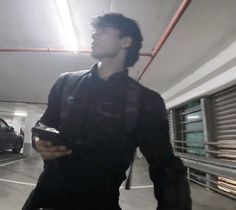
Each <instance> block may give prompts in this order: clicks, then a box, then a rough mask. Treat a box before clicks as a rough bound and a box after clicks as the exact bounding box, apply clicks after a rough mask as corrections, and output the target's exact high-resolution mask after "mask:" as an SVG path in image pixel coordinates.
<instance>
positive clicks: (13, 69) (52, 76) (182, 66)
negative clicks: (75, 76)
mask: <svg viewBox="0 0 236 210" xmlns="http://www.w3.org/2000/svg"><path fill="white" fill-rule="evenodd" d="M181 2H182V1H181V0H165V1H164V0H146V1H143V0H126V1H123V0H96V1H95V0H93V1H92V0H86V1H82V0H68V3H69V8H70V12H71V18H72V22H73V26H74V30H75V33H76V35H77V41H78V43H79V48H90V43H91V39H90V34H91V27H90V25H89V23H90V22H91V20H92V18H93V17H95V16H97V15H101V14H103V13H105V12H109V11H115V12H121V13H123V14H125V15H128V16H129V17H131V18H134V19H136V20H137V22H138V23H139V25H140V27H141V29H142V32H143V37H144V42H143V48H142V50H141V51H142V52H149V53H150V52H151V50H152V48H153V47H154V45H155V44H156V43H157V42H158V41H159V39H160V37H161V35H162V34H163V32H164V30H165V28H166V27H167V25H168V24H169V22H170V20H171V18H172V17H173V15H174V13H175V11H176V10H177V9H178V7H179V5H180V3H181ZM235 10H236V1H235V0H224V1H223V0H192V2H191V4H190V6H189V7H188V9H187V10H186V12H185V13H184V15H183V16H182V18H181V19H180V21H179V23H178V24H177V26H176V27H175V29H174V31H173V32H172V34H171V35H170V37H169V39H168V40H167V42H166V43H165V45H164V46H163V48H162V50H161V51H160V53H159V54H158V55H157V57H156V58H155V60H154V61H153V63H152V64H151V66H150V67H149V69H148V71H147V72H146V73H145V74H144V76H143V78H142V80H141V83H143V84H144V85H146V86H148V87H149V88H151V89H154V90H156V91H158V92H160V93H163V94H165V93H166V92H167V91H168V90H169V89H170V88H172V87H173V86H174V85H176V84H177V83H179V82H180V81H181V80H182V79H184V78H186V77H188V76H189V75H191V74H193V72H195V71H196V70H198V69H199V68H201V66H203V65H204V64H205V63H206V62H208V61H209V60H211V59H212V58H214V57H215V56H216V55H218V54H219V53H220V52H222V51H223V50H224V49H225V48H227V47H228V46H230V45H231V44H232V43H233V42H234V41H235V40H236V22H235V20H236V12H235ZM0 26H1V27H0V48H1V49H4V48H15V49H18V48H66V47H67V45H66V42H65V37H64V32H63V28H62V24H61V19H60V16H59V13H58V9H57V4H56V0H40V1H38V0H21V1H19V0H7V1H3V0H2V1H0ZM234 58H235V57H234ZM94 62H95V60H93V59H92V58H90V56H89V54H80V53H77V54H74V53H51V52H50V53H49V52H47V53H38V52H37V53H36V52H35V53H32V52H31V53H26V52H0V101H17V102H19V101H20V102H31V103H46V102H47V95H48V92H49V89H50V87H51V86H52V84H53V82H54V81H55V80H56V78H57V77H58V75H59V74H60V73H62V72H65V71H75V70H81V69H88V68H89V67H90V66H91V65H92V64H93V63H94ZM146 62H147V58H145V57H142V58H141V59H140V61H139V62H138V63H137V64H136V66H135V67H134V68H132V69H131V75H132V76H133V77H135V76H137V72H138V70H140V69H142V68H143V67H144V66H145V63H146ZM229 62H230V61H229ZM231 62H232V61H231Z"/></svg>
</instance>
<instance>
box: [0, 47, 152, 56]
mask: <svg viewBox="0 0 236 210" xmlns="http://www.w3.org/2000/svg"><path fill="white" fill-rule="evenodd" d="M0 52H33V53H39V52H42V53H44V52H47V53H48V52H52V53H68V52H71V53H84V54H89V53H91V50H90V49H78V50H69V49H68V50H66V49H54V48H15V49H13V48H12V49H11V48H8V49H7V48H6V49H0ZM140 56H144V57H151V56H152V54H151V53H140Z"/></svg>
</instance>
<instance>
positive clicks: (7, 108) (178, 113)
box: [0, 0, 236, 210]
mask: <svg viewBox="0 0 236 210" xmlns="http://www.w3.org/2000/svg"><path fill="white" fill-rule="evenodd" d="M61 8H63V9H61ZM235 9H236V1H235V0H225V1H221V0H192V1H188V0H183V1H182V0H171V1H170V0H167V1H163V0H147V1H145V2H144V1H142V0H127V1H119V0H96V1H92V0H87V1H82V0H49V1H48V0H41V1H32V0H22V1H16V0H8V1H0V22H1V24H0V118H1V119H3V120H4V121H5V122H6V123H7V125H9V128H11V127H12V128H13V129H14V132H16V133H18V134H19V135H20V133H21V130H23V133H24V135H23V138H24V142H23V144H22V148H21V150H20V151H19V153H18V152H17V154H15V153H14V152H13V149H14V148H12V149H1V148H0V209H2V210H18V209H21V208H22V206H23V204H24V202H25V200H26V199H27V197H28V196H29V194H30V192H31V191H32V190H33V189H34V187H35V185H36V183H37V180H38V177H39V175H40V173H41V172H42V170H43V161H42V159H41V157H40V156H39V155H38V153H37V152H36V151H35V149H33V147H32V141H31V137H32V133H31V129H32V127H33V126H34V125H35V123H36V122H37V121H38V120H39V119H40V117H41V116H42V114H43V113H44V112H45V110H46V107H47V98H48V94H49V91H50V89H51V87H52V85H53V83H54V82H55V81H56V79H57V78H58V76H59V75H60V74H61V73H63V72H72V71H80V70H85V69H89V68H90V67H91V66H92V65H93V64H94V63H95V62H96V60H94V59H93V58H91V56H90V47H91V46H90V45H91V37H90V36H91V32H92V29H91V25H90V22H91V20H92V18H93V17H96V16H98V15H101V14H104V13H106V12H119V13H122V14H124V15H127V16H129V17H131V18H133V19H135V20H136V21H137V22H138V23H139V25H140V28H141V30H142V33H143V37H144V41H143V47H142V49H141V53H140V59H139V61H138V62H137V64H136V65H135V66H134V67H132V68H130V71H129V73H130V76H131V77H132V78H134V79H136V80H138V81H139V82H140V83H141V84H143V85H144V86H146V87H148V88H150V89H152V90H154V91H156V92H158V93H160V94H161V96H162V97H163V99H164V101H165V104H166V108H167V111H168V115H169V127H170V140H171V143H172V147H173V150H174V152H175V155H176V156H179V157H180V158H181V159H182V160H183V163H184V164H185V166H186V167H187V171H188V174H187V178H188V180H189V183H190V187H191V196H192V200H193V210H235V209H236V23H235V19H236V13H235ZM68 19H69V24H68V22H67V23H66V22H65V20H68ZM69 32H70V33H69ZM0 140H1V138H0ZM0 143H1V142H0ZM0 146H1V144H0ZM127 174H128V171H127ZM120 206H121V207H122V209H123V210H152V209H155V208H156V200H155V198H154V195H153V183H152V182H151V180H150V178H149V174H148V164H147V162H146V160H145V158H144V157H143V155H142V154H141V153H140V151H139V150H137V152H136V156H135V161H134V166H133V172H132V182H131V189H130V190H125V189H124V183H123V184H122V186H121V187H120Z"/></svg>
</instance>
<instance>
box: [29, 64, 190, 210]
mask: <svg viewBox="0 0 236 210" xmlns="http://www.w3.org/2000/svg"><path fill="white" fill-rule="evenodd" d="M95 71H96V66H94V67H93V69H92V70H91V71H86V72H81V71H80V72H74V73H64V74H62V75H61V76H60V77H59V79H58V80H57V81H56V83H55V84H54V86H53V88H52V89H51V91H50V94H49V98H48V99H49V100H48V108H47V110H46V112H45V113H44V115H43V117H42V118H41V122H43V123H44V124H46V125H48V126H51V127H55V128H57V129H58V130H60V132H61V134H62V136H63V141H64V143H65V145H66V146H68V147H70V148H72V149H73V154H74V155H71V156H69V157H66V158H59V159H57V160H52V161H45V164H44V172H43V174H42V175H41V177H40V179H39V181H38V184H37V186H36V189H35V191H34V193H33V195H31V198H30V200H31V202H32V203H35V204H36V206H37V205H38V204H40V205H41V203H43V202H44V200H43V199H39V197H41V198H46V197H47V199H46V200H47V202H49V204H45V205H49V206H53V205H54V204H53V203H58V200H60V199H61V200H63V198H64V200H67V201H69V202H72V203H73V201H72V200H76V202H79V199H80V198H81V200H83V198H84V197H83V196H85V195H86V193H87V195H89V196H90V197H91V196H92V197H93V196H95V194H96V195H98V194H100V195H101V194H103V195H104V196H105V197H107V196H111V195H113V196H114V197H112V198H110V199H111V200H112V199H114V202H117V200H116V198H117V197H118V196H119V192H118V189H119V186H120V184H121V183H122V181H123V180H124V179H125V171H126V170H127V168H128V167H129V165H130V163H131V162H132V157H133V153H134V151H135V148H136V147H139V148H140V150H141V152H142V153H143V154H144V156H145V157H146V159H147V161H148V163H149V171H150V177H151V180H152V181H153V183H154V193H155V197H156V198H157V200H158V210H190V209H191V198H190V191H189V185H188V182H187V179H186V177H185V176H186V170H185V167H184V166H183V163H182V161H181V160H180V159H179V158H178V157H175V156H174V154H173V151H172V147H171V144H170V140H169V131H168V128H169V126H168V118H167V113H166V109H165V105H164V102H163V99H162V98H161V96H160V95H159V94H158V93H156V92H154V91H152V90H150V89H148V88H146V87H143V86H142V85H140V84H139V83H137V82H136V81H134V80H133V79H131V78H129V77H128V76H127V75H126V74H124V73H123V75H122V77H121V80H119V81H121V82H122V81H123V82H124V81H125V82H124V83H122V84H120V83H119V82H118V90H119V89H122V87H123V89H124V91H125V97H124V100H123V101H122V100H121V101H122V102H124V105H123V108H124V115H123V118H121V121H120V122H123V124H124V125H125V126H124V128H123V130H122V128H120V127H119V126H118V124H117V127H119V129H118V130H119V132H117V133H114V132H116V131H113V128H114V127H115V126H116V124H113V121H108V123H107V124H106V119H105V122H104V118H102V119H100V118H99V117H98V118H96V117H94V118H96V119H95V120H94V119H93V117H92V118H91V119H92V120H93V123H94V122H95V121H98V124H97V125H96V126H92V127H91V126H90V125H91V123H90V121H89V117H88V113H90V112H91V111H90V109H89V107H92V106H90V104H93V103H95V104H96V102H93V101H91V99H90V98H91V87H92V86H95V90H96V88H97V86H96V84H95V85H94V84H93V82H94V81H96V80H93V75H94V74H95ZM119 79H120V78H119ZM114 81H117V79H115V80H114ZM114 81H112V82H111V84H114ZM119 85H120V86H119ZM112 86H115V85H111V87H112ZM111 89H112V88H111ZM116 92H117V91H116ZM118 92H119V91H118ZM112 94H113V93H112ZM112 94H110V95H112ZM117 97H118V96H117ZM104 98H106V96H105V97H104ZM121 98H122V97H121ZM98 100H99V99H98ZM102 100H103V99H102ZM112 100H115V99H114V98H113V99H112ZM112 100H111V101H112ZM111 103H112V102H111ZM117 103H118V102H117ZM121 104H122V103H121ZM121 107H122V105H121ZM91 109H92V111H94V109H93V108H91ZM122 110H123V109H122ZM91 113H93V112H91ZM121 113H123V112H121ZM92 116H94V114H93V115H92ZM114 117H115V115H114ZM109 120H110V118H109ZM122 120H124V121H122ZM93 123H92V124H93ZM102 123H104V126H101V128H99V129H97V130H96V127H97V126H99V124H102ZM121 124H122V123H120V124H119V125H121ZM85 125H86V126H85ZM109 125H113V126H110V127H109ZM107 126H108V128H107ZM103 127H105V128H106V130H104V131H101V130H102V128H103ZM86 129H87V130H86ZM86 131H87V132H86ZM96 132H98V133H96ZM109 132H110V133H111V136H109V135H110V134H109ZM87 133H89V134H87ZM94 133H95V134H94ZM92 134H94V135H92ZM108 136H109V138H108ZM112 136H114V138H116V137H117V138H116V139H115V140H112V142H109V143H108V141H107V139H111V138H113V137H112ZM90 139H91V140H90ZM94 139H96V141H95V140H94ZM77 171H78V173H77ZM81 171H83V173H81ZM55 174H56V175H57V176H56V175H55ZM66 180H67V181H66ZM68 180H70V181H71V182H70V181H68ZM59 183H60V184H59ZM72 183H73V184H72ZM72 185H73V186H72ZM78 186H79V187H78ZM97 189H100V190H99V192H98V190H97ZM45 191H46V194H45ZM56 192H57V193H56ZM58 192H59V193H58ZM64 192H65V193H64ZM63 193H64V194H63ZM43 195H44V196H43ZM68 195H69V196H68ZM74 195H75V196H74ZM62 197H63V198H62ZM48 198H50V201H48ZM58 198H59V199H58ZM99 199H101V197H99ZM115 200H116V201H115ZM45 202H46V201H45ZM47 202H46V203H47ZM55 205H56V204H55ZM60 205H62V204H60ZM43 207H46V206H43Z"/></svg>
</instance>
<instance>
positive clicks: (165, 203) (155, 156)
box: [137, 90, 192, 210]
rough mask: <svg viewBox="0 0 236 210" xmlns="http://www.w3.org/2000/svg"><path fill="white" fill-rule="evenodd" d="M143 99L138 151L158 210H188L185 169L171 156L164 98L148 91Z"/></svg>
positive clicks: (176, 158)
mask: <svg viewBox="0 0 236 210" xmlns="http://www.w3.org/2000/svg"><path fill="white" fill-rule="evenodd" d="M147 93H148V94H147ZM143 97H144V98H143V101H144V103H143V104H144V105H143V106H142V108H141V113H140V117H141V119H140V123H139V126H138V131H137V133H138V138H139V147H140V150H141V152H142V153H143V154H144V156H145V157H146V159H147V162H148V163H149V174H150V178H151V180H152V181H153V183H154V194H155V197H156V199H157V201H158V207H157V210H191V209H192V207H191V206H192V205H191V198H190V189H189V184H188V181H187V178H186V169H185V167H184V165H183V163H182V161H181V160H180V158H178V157H175V156H174V154H173V150H172V146H171V143H170V139H169V126H168V117H167V112H166V109H165V105H164V102H163V99H162V98H161V97H160V95H159V94H157V93H155V92H153V91H151V90H148V91H146V93H145V94H143Z"/></svg>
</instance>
